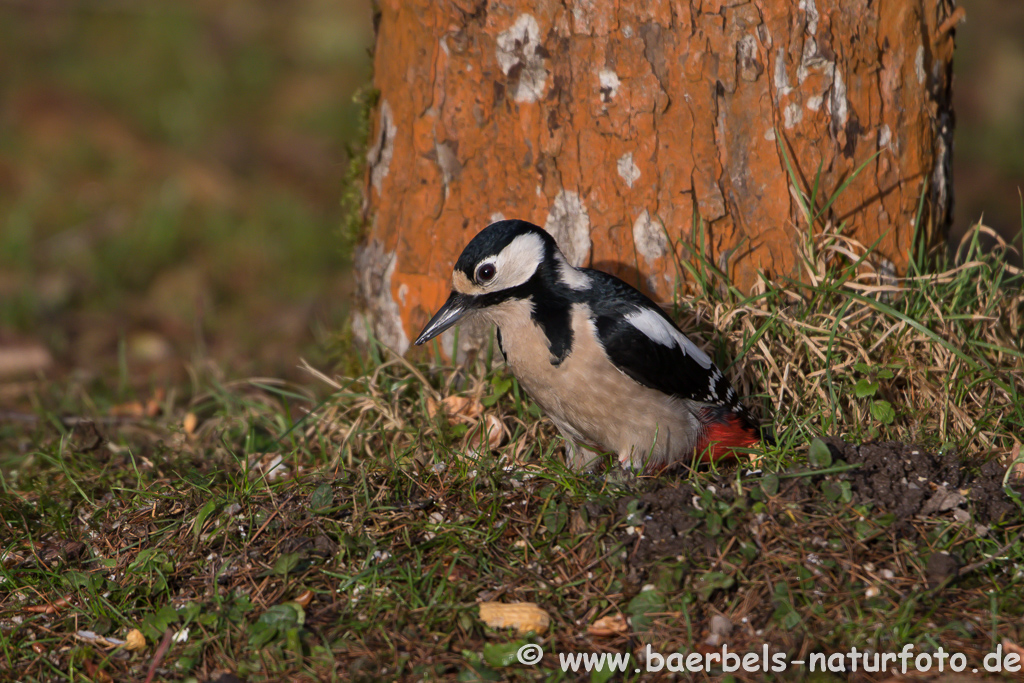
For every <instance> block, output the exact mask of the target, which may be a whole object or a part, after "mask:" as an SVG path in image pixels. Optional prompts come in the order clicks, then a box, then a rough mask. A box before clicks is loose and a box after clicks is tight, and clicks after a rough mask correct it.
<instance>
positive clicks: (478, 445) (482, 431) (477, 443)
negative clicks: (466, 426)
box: [467, 413, 510, 454]
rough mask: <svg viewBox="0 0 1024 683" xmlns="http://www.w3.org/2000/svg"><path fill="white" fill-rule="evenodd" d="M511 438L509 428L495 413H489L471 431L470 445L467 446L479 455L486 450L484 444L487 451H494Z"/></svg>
mask: <svg viewBox="0 0 1024 683" xmlns="http://www.w3.org/2000/svg"><path fill="white" fill-rule="evenodd" d="M509 436H510V434H509V431H508V427H506V426H505V424H504V423H503V422H502V421H501V420H499V419H498V416H497V415H495V414H494V413H488V414H487V415H486V416H485V417H484V419H483V420H480V422H478V423H477V426H476V427H474V428H473V429H472V430H471V431H470V436H469V443H468V444H467V445H468V446H469V448H470V449H471V450H473V451H474V452H476V453H478V454H479V453H481V452H482V451H483V450H484V448H483V445H484V443H486V444H487V450H494V449H496V448H498V447H499V446H501V444H502V443H504V442H505V439H507V438H508V437H509ZM485 438H486V441H485Z"/></svg>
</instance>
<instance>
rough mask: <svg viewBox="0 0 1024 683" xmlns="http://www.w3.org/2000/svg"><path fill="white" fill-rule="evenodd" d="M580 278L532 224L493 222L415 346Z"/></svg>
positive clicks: (463, 260)
mask: <svg viewBox="0 0 1024 683" xmlns="http://www.w3.org/2000/svg"><path fill="white" fill-rule="evenodd" d="M580 278H582V275H581V274H580V273H579V272H578V271H576V269H574V268H572V266H570V265H569V264H568V263H567V262H566V260H565V257H563V256H562V253H561V252H560V251H559V250H558V246H557V245H556V244H555V240H554V238H553V237H551V235H549V234H548V233H547V232H545V231H544V230H542V229H541V228H538V227H537V226H536V225H533V224H532V223H527V222H526V221H519V220H508V221H498V222H497V223H491V224H490V225H488V226H487V227H486V228H484V229H483V230H481V231H480V233H479V234H477V236H476V237H474V238H473V239H472V240H471V241H470V243H469V244H467V245H466V248H465V249H464V250H463V251H462V255H461V256H459V260H458V261H457V262H456V263H455V270H454V271H453V272H452V293H451V295H450V296H449V297H448V301H446V302H445V304H444V305H443V306H442V307H441V309H440V310H439V311H438V312H437V313H435V314H434V317H433V318H431V319H430V322H428V323H427V326H426V327H424V328H423V331H422V332H421V333H420V336H419V337H418V338H417V339H416V344H422V343H424V342H427V341H430V340H431V339H433V338H434V337H436V336H437V335H439V334H441V333H442V332H444V331H445V330H447V329H448V328H449V327H451V326H452V325H454V324H456V323H457V322H459V320H461V319H462V318H464V317H465V316H467V315H469V314H472V313H475V312H478V311H485V310H486V309H488V308H490V307H492V306H499V305H501V304H502V303H504V302H506V301H509V300H512V299H525V298H528V297H529V296H531V294H532V293H534V292H535V291H537V288H538V287H543V286H544V285H545V283H548V282H549V281H556V282H559V281H560V282H562V283H565V284H567V286H573V285H569V284H568V283H569V282H570V281H572V282H575V283H576V287H577V288H578V286H579V284H580Z"/></svg>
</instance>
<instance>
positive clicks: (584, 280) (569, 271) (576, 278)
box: [555, 251, 590, 291]
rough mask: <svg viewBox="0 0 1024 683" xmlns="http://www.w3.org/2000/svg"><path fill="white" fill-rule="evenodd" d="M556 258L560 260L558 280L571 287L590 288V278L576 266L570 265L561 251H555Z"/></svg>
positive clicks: (577, 289)
mask: <svg viewBox="0 0 1024 683" xmlns="http://www.w3.org/2000/svg"><path fill="white" fill-rule="evenodd" d="M555 260H556V261H558V281H559V282H561V283H562V284H563V285H565V286H567V287H568V288H569V289H575V290H576V291H580V290H582V289H590V278H589V277H587V276H586V274H584V273H581V272H580V271H579V270H577V269H576V268H573V267H572V266H570V265H569V262H568V261H566V260H565V257H564V256H562V254H561V252H558V251H556V252H555Z"/></svg>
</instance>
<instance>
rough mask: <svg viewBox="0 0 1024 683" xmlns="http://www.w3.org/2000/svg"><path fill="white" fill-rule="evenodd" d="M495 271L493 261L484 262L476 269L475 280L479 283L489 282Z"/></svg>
mask: <svg viewBox="0 0 1024 683" xmlns="http://www.w3.org/2000/svg"><path fill="white" fill-rule="evenodd" d="M495 272H496V271H495V269H494V264H493V263H485V264H483V265H482V266H480V267H479V268H477V269H476V281H477V282H479V283H480V284H484V283H486V282H490V281H491V280H492V279H493V278H494V273H495Z"/></svg>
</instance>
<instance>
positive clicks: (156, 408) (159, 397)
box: [146, 387, 165, 417]
mask: <svg viewBox="0 0 1024 683" xmlns="http://www.w3.org/2000/svg"><path fill="white" fill-rule="evenodd" d="M164 393H165V392H164V388H163V387H157V388H156V389H154V390H153V395H152V396H151V397H150V398H149V400H148V401H146V417H156V416H157V415H159V414H160V404H161V403H163V401H164Z"/></svg>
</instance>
